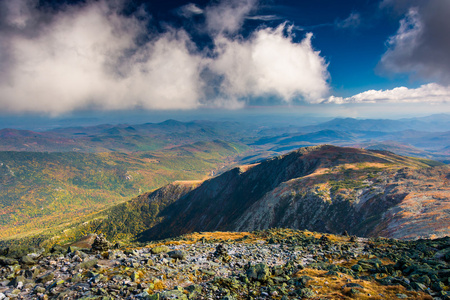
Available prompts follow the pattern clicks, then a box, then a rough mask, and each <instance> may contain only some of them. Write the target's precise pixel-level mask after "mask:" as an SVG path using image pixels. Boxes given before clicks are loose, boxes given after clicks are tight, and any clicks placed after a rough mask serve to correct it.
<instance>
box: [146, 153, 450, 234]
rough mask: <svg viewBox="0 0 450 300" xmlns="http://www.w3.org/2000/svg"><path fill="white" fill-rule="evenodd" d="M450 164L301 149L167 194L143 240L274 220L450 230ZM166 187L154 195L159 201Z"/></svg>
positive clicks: (368, 230) (358, 230)
mask: <svg viewBox="0 0 450 300" xmlns="http://www.w3.org/2000/svg"><path fill="white" fill-rule="evenodd" d="M449 178H450V169H449V168H448V167H447V166H437V167H429V166H428V165H427V164H426V161H425V160H417V159H412V158H407V157H402V156H398V155H395V154H393V153H390V152H383V151H370V150H363V149H355V148H342V147H335V146H330V145H324V146H316V147H307V148H301V149H299V150H297V151H293V152H291V153H288V154H286V155H283V156H278V157H274V158H272V159H268V160H265V161H262V162H260V163H258V164H254V165H249V166H242V167H240V168H235V169H232V170H230V171H228V172H226V173H224V174H222V175H220V176H218V177H216V178H213V179H210V180H207V181H205V182H204V183H202V184H201V185H199V186H198V187H197V188H195V189H192V190H186V193H179V192H177V193H176V194H173V195H171V194H170V192H169V193H168V190H167V188H166V189H164V191H165V197H166V198H169V199H172V201H173V203H172V204H169V205H168V206H167V207H166V208H165V209H162V210H161V211H160V212H159V214H158V217H159V218H160V219H159V220H161V222H160V223H158V224H157V225H156V226H152V227H151V228H149V229H148V230H146V231H144V232H142V233H141V234H140V236H139V238H140V240H141V241H146V240H152V239H158V238H165V237H170V236H177V235H180V234H185V233H190V232H195V231H215V230H223V231H230V230H231V231H251V230H257V229H267V228H272V227H288V228H296V229H309V230H314V231H321V232H332V233H341V232H343V231H347V232H349V233H350V234H356V235H359V236H365V237H370V236H385V237H395V238H401V239H412V238H419V237H442V236H446V235H449V234H450V229H449V228H448V227H449V226H448V225H449V224H450V215H449V212H450V211H449V210H448V208H449V205H450V187H449V186H450V185H449ZM158 193H159V192H155V193H154V194H150V195H149V196H148V199H147V200H145V201H148V202H149V203H151V202H152V201H154V199H155V197H157V195H158Z"/></svg>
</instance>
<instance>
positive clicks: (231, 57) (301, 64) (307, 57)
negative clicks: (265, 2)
mask: <svg viewBox="0 0 450 300" xmlns="http://www.w3.org/2000/svg"><path fill="white" fill-rule="evenodd" d="M285 29H286V28H285V25H284V24H283V25H280V26H279V27H278V28H276V29H271V28H265V29H259V30H258V31H256V32H255V33H253V35H252V36H251V37H250V39H248V40H242V39H229V38H226V37H223V36H221V37H218V38H216V51H217V58H216V59H215V60H214V61H212V62H211V64H210V68H211V69H212V70H213V71H214V72H215V73H217V74H220V75H222V76H223V78H224V80H223V82H222V85H221V91H222V93H223V94H224V95H227V96H229V97H237V98H239V97H246V96H252V95H253V96H264V95H275V96H279V97H281V98H282V99H283V100H285V101H287V102H289V101H290V100H292V99H293V98H294V97H302V98H305V99H306V100H308V101H311V102H314V101H316V99H320V98H321V97H323V96H324V95H325V94H326V93H327V92H328V88H329V87H328V84H327V79H328V72H327V64H326V62H325V60H324V59H323V58H322V57H321V56H320V53H319V52H318V51H315V50H314V49H313V48H312V46H311V37H312V34H307V36H306V37H305V38H304V39H303V41H301V43H294V42H293V40H292V39H293V37H292V35H291V33H290V32H288V34H287V35H285V34H284V31H285ZM288 31H289V30H288Z"/></svg>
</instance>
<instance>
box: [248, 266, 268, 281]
mask: <svg viewBox="0 0 450 300" xmlns="http://www.w3.org/2000/svg"><path fill="white" fill-rule="evenodd" d="M269 276H270V269H269V267H268V266H267V265H266V264H263V263H259V264H256V265H254V266H250V267H249V268H248V269H247V277H248V278H249V279H250V280H257V281H267V280H268V279H269Z"/></svg>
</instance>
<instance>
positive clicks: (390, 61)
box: [0, 0, 450, 119]
mask: <svg viewBox="0 0 450 300" xmlns="http://www.w3.org/2000/svg"><path fill="white" fill-rule="evenodd" d="M449 15H450V1H448V0H433V1H424V0H417V1H416V0H378V1H375V0H343V1H335V0H310V1H303V0H211V1H206V0H201V1H178V0H170V1H157V0H147V1H144V0H113V1H106V0H99V1H93V0H86V1H73V0H71V1H69V0H66V1H56V0H41V1H39V0H11V1H6V0H0V117H3V118H4V119H6V118H10V119H11V118H14V117H15V116H17V117H22V116H24V115H27V116H44V117H50V118H58V117H61V116H68V115H70V116H74V115H80V116H81V115H86V114H89V115H92V114H93V113H94V114H95V113H99V114H102V113H104V112H113V113H114V114H116V115H117V114H120V113H121V112H123V114H128V113H129V112H130V111H134V112H136V111H137V112H141V113H142V112H149V114H152V115H157V114H158V112H164V114H167V115H170V112H176V114H177V115H179V114H180V112H186V114H187V115H189V114H190V115H192V114H193V112H197V111H200V112H205V111H206V112H218V111H220V112H227V113H229V114H235V113H237V112H242V111H251V110H252V109H253V111H260V110H262V111H264V110H266V111H286V110H288V111H291V112H295V113H298V114H299V115H301V114H302V113H304V114H310V115H321V114H326V115H330V116H331V115H335V116H350V117H372V118H375V117H376V118H385V117H388V116H393V117H400V116H409V115H411V116H412V115H424V114H433V113H442V112H444V113H450V105H449V103H450V54H449V53H450V18H448V16H449ZM255 109H256V110H255ZM181 114H182V113H181ZM206 114H208V113H206Z"/></svg>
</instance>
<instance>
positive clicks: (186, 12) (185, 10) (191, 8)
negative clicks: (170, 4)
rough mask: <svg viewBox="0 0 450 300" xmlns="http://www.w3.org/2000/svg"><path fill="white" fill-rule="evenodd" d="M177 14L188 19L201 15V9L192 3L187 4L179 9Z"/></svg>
mask: <svg viewBox="0 0 450 300" xmlns="http://www.w3.org/2000/svg"><path fill="white" fill-rule="evenodd" d="M178 13H179V14H180V15H181V16H183V17H185V18H190V17H192V16H194V15H201V14H203V9H201V8H200V7H198V6H197V5H195V4H194V3H189V4H186V5H183V6H182V7H180V8H179V9H178Z"/></svg>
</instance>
